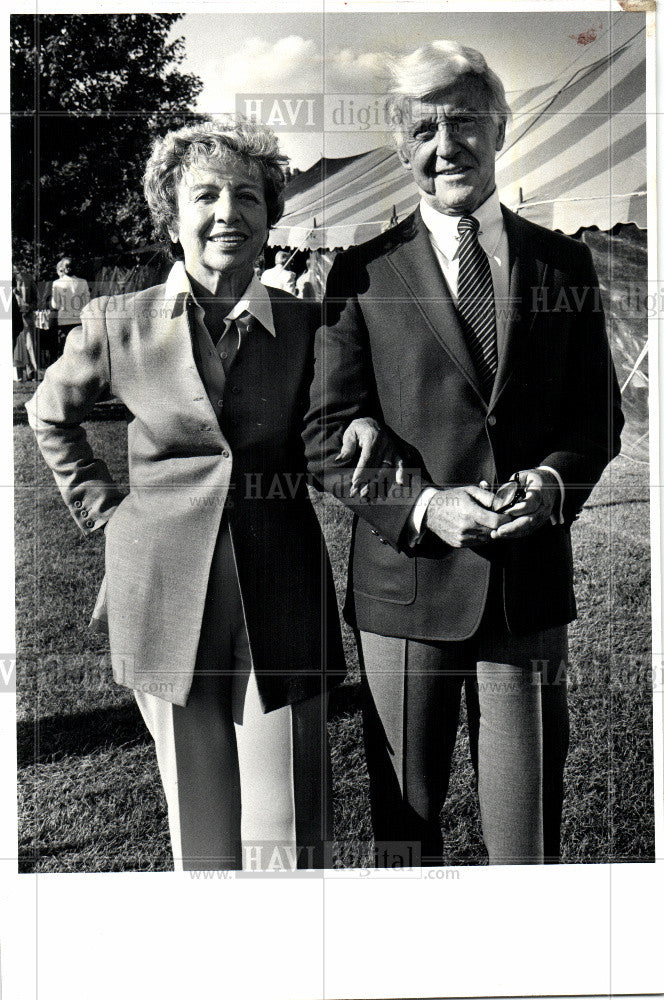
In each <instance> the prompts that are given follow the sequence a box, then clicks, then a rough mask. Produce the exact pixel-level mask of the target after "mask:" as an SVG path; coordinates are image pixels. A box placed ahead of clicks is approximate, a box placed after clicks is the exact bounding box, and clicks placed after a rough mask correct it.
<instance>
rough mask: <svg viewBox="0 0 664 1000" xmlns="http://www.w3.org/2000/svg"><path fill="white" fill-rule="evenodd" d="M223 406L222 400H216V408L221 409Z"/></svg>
mask: <svg viewBox="0 0 664 1000" xmlns="http://www.w3.org/2000/svg"><path fill="white" fill-rule="evenodd" d="M223 405H224V401H223V399H218V400H217V406H218V407H219V408H221V407H222V406H223Z"/></svg>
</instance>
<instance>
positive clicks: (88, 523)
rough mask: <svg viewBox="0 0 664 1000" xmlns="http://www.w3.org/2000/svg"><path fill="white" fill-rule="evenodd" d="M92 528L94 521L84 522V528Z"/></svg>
mask: <svg viewBox="0 0 664 1000" xmlns="http://www.w3.org/2000/svg"><path fill="white" fill-rule="evenodd" d="M94 526H95V522H94V521H86V522H85V527H86V528H94Z"/></svg>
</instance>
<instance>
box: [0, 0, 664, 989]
mask: <svg viewBox="0 0 664 1000" xmlns="http://www.w3.org/2000/svg"><path fill="white" fill-rule="evenodd" d="M351 5H352V11H353V12H360V11H369V10H370V11H371V12H372V13H375V14H379V13H380V12H390V13H393V12H395V11H400V10H401V11H404V12H406V11H407V12H409V13H413V12H420V11H421V12H422V13H427V12H435V13H441V11H443V10H450V11H453V12H454V13H457V12H459V13H460V12H463V11H466V10H468V11H470V10H472V11H486V12H487V13H488V14H490V15H499V14H500V13H502V12H513V11H515V10H518V11H523V12H529V11H533V10H535V11H536V10H546V12H547V13H551V12H552V11H572V10H578V11H584V12H585V11H597V12H600V13H609V12H610V11H614V10H615V11H617V10H620V9H621V5H619V4H618V3H615V2H587V3H583V4H577V3H564V2H560V0H541V2H536V3H534V2H529V0H516V2H512V3H508V2H500V0H489V2H485V3H465V2H462V0H458V2H457V0H453V2H448V3H444V2H441V0H438V2H436V3H421V2H417V0H413V2H401V3H397V2H392V3H386V2H371V0H369V2H367V0H365V2H363V3H358V2H355V0H349V2H348V3H344V2H343V0H328V2H325V3H324V4H312V3H296V2H287V3H277V2H276V0H272V2H270V3H243V4H241V5H240V4H238V3H237V2H231V0H227V2H223V0H212V2H205V3H200V2H199V3H188V2H184V0H182V2H179V3H177V4H174V3H171V2H164V3H160V4H158V5H157V4H136V3H129V2H121V0H115V2H113V3H109V2H107V0H101V2H97V3H95V4H94V12H96V13H118V12H120V13H121V12H126V13H140V12H145V13H153V12H157V11H158V12H181V13H194V12H201V13H202V12H204V13H231V12H233V11H239V10H241V11H242V13H245V14H246V13H250V12H252V11H253V12H256V13H260V12H265V13H266V14H267V13H274V12H275V11H277V10H278V11H279V12H280V13H286V12H297V11H301V12H307V13H321V14H323V13H331V12H334V11H344V10H345V11H348V10H349V9H351ZM91 7H92V5H91V4H90V3H89V2H88V3H86V4H78V3H74V2H72V0H70V2H69V3H67V4H56V3H48V4H44V5H40V6H39V8H38V9H37V8H36V7H34V6H32V7H30V6H28V5H24V6H19V5H17V4H15V5H14V7H13V12H14V13H56V12H60V13H75V12H76V13H89V12H92V11H91ZM652 17H653V19H654V15H652ZM1 24H2V29H1V30H2V43H1V44H2V52H3V53H4V58H3V59H2V60H1V61H0V101H2V105H3V108H2V110H3V114H2V119H1V121H2V125H1V127H2V129H3V134H4V136H5V146H4V148H5V149H8V148H9V113H8V112H9V81H8V53H9V40H8V35H9V15H8V13H7V12H5V13H4V14H3V15H2V21H1ZM470 42H471V44H472V40H470ZM649 45H650V47H651V49H653V51H652V52H650V56H651V57H652V56H654V39H651V40H650V41H649ZM654 71H655V67H654V58H651V59H650V64H649V68H648V79H649V84H650V86H649V98H648V99H649V107H648V112H649V113H648V119H649V121H648V139H649V158H648V177H649V198H648V221H649V226H650V228H649V233H650V234H651V235H650V240H651V248H650V270H649V280H650V282H652V283H654V287H656V288H660V287H662V274H661V273H659V274H658V272H657V261H656V247H655V246H654V245H653V243H654V236H655V232H656V220H658V221H659V232H660V233H661V232H662V228H661V227H662V224H664V218H663V217H662V215H660V211H661V208H660V206H658V205H656V204H655V185H654V178H655V149H656V142H655V131H656V120H657V116H656V114H655V111H656V108H655V93H654V86H653V85H652V84H653V81H654ZM662 89H663V88H662V81H661V79H660V94H659V95H658V96H660V99H661V94H662ZM660 106H661V105H660ZM659 132H660V134H659V135H658V136H657V144H658V145H659V154H660V157H659V162H660V164H661V163H662V162H663V159H662V154H663V153H664V149H663V148H662V142H663V140H662V136H661V129H660V130H659ZM3 171H4V180H5V183H4V191H5V195H4V197H3V198H2V199H1V200H0V221H1V222H2V223H3V225H2V228H1V229H0V232H2V233H3V237H2V240H1V241H0V274H3V275H5V276H6V279H8V278H9V275H10V274H11V249H10V211H9V190H10V187H9V163H8V157H7V156H6V157H5V160H4V162H3ZM8 323H9V320H8V319H6V320H4V326H5V343H7V342H8V341H9V327H8ZM659 323H660V318H659V317H656V318H654V319H652V320H651V329H650V371H651V386H652V387H653V391H652V394H651V400H650V404H651V456H650V457H651V499H652V513H651V518H652V519H651V530H652V546H653V550H652V556H653V653H654V663H655V667H656V669H659V671H660V676H661V668H662V663H663V655H662V641H661V637H662V590H661V584H660V581H661V538H662V505H661V488H662V487H661V483H662V480H661V469H662V461H663V459H664V454H663V453H662V442H661V440H660V435H659V412H660V401H659V398H658V396H657V386H658V385H659V384H661V382H662V378H661V374H662V373H661V371H660V369H661V361H660V358H659V351H658V341H659V338H658V332H659ZM658 372H659V373H660V378H659V379H657V378H656V377H655V376H656V374H657V373H658ZM0 377H2V380H3V383H2V384H3V390H4V391H3V392H2V394H0V418H1V426H0V462H1V465H0V469H1V470H2V480H1V483H2V486H3V487H4V488H3V489H1V490H0V517H1V518H2V526H3V530H2V533H1V534H0V545H1V546H2V550H1V556H2V567H3V584H4V586H3V588H2V594H3V601H2V607H1V609H0V650H6V651H8V652H10V653H11V651H12V650H13V648H14V646H13V644H14V638H13V636H14V609H13V596H12V595H13V586H14V584H13V565H14V561H13V543H12V534H11V523H12V517H13V490H12V475H11V469H12V465H11V455H12V451H11V430H12V422H11V417H10V414H11V379H12V372H11V366H10V364H9V362H8V352H7V351H5V352H4V357H3V362H2V364H1V365H0ZM662 714H663V704H662V692H661V691H660V692H659V693H658V697H656V699H655V712H654V733H655V764H656V768H655V769H656V774H655V780H656V783H655V789H656V830H657V833H656V838H657V839H656V853H657V858H658V861H657V863H655V864H641V865H633V864H619V865H609V864H603V865H562V866H546V867H527V868H526V867H524V868H517V867H513V868H493V867H491V868H490V867H479V868H478V867H464V868H463V869H461V876H460V878H459V879H458V880H457V879H449V878H440V877H437V876H434V877H432V878H428V877H427V878H425V877H422V878H417V879H414V878H412V877H403V878H400V877H398V876H396V877H391V878H375V877H371V875H369V876H367V877H362V876H360V875H359V874H357V873H348V872H329V873H326V876H325V877H324V878H319V877H317V878H309V879H305V878H295V877H293V878H291V877H285V878H284V877H281V878H263V879H256V880H252V879H233V878H231V879H225V878H224V879H222V878H218V879H210V880H206V881H196V880H195V879H192V878H191V876H190V875H189V874H187V873H185V874H181V875H175V874H172V873H150V874H147V873H146V874H129V873H118V874H111V873H109V874H91V875H49V874H39V875H20V876H18V875H16V746H15V699H14V698H13V697H12V696H10V695H7V696H5V697H4V698H0V740H1V743H0V750H1V751H2V753H1V757H0V761H1V766H0V796H1V798H0V946H1V947H2V978H3V983H2V987H3V994H2V995H3V996H4V998H5V1000H31V998H32V997H38V998H39V1000H56V998H57V1000H60V998H65V997H66V998H70V997H94V1000H107V998H108V1000H111V998H113V1000H117V997H118V996H126V997H128V998H130V1000H133V998H134V997H136V998H138V997H158V998H159V1000H170V998H176V997H177V998H178V1000H180V998H182V997H193V998H197V1000H199V998H200V1000H203V998H205V1000H207V998H208V997H217V996H224V997H232V998H233V1000H254V998H256V1000H323V998H325V1000H328V998H329V1000H351V998H357V1000H359V998H397V997H398V998H410V997H417V998H426V997H453V996H464V997H467V996H491V997H499V996H521V995H523V996H533V995H554V994H555V995H560V996H568V995H580V994H584V995H601V994H603V995H610V994H619V993H622V994H633V995H640V994H645V993H654V992H659V991H662V990H663V989H664V974H663V973H662V971H661V968H660V966H661V961H660V958H659V956H660V955H661V941H662V938H663V937H664V935H663V934H662V931H663V929H664V927H663V919H662V902H661V901H662V899H664V891H663V890H664V879H663V876H662V871H663V864H664V853H663V840H662V838H663V836H664V834H663V822H662V821H663V811H662V810H663V789H664V784H663V778H662V763H663V745H662ZM441 871H442V872H444V871H445V870H444V869H441Z"/></svg>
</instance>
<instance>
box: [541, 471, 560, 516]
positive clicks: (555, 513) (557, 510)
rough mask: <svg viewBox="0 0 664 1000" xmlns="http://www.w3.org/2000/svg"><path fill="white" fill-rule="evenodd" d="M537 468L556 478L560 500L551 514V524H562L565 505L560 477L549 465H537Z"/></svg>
mask: <svg viewBox="0 0 664 1000" xmlns="http://www.w3.org/2000/svg"><path fill="white" fill-rule="evenodd" d="M537 468H538V469H542V470H543V471H544V472H550V473H551V475H552V476H555V478H556V482H557V483H558V489H559V490H560V500H559V502H558V503H557V504H556V506H555V507H554V509H553V511H552V512H551V524H564V523H565V519H564V517H563V504H564V503H565V484H564V483H563V481H562V478H561V475H560V473H559V472H558V471H557V470H556V469H552V468H551V466H550V465H538V466H537Z"/></svg>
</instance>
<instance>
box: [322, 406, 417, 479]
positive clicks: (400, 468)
mask: <svg viewBox="0 0 664 1000" xmlns="http://www.w3.org/2000/svg"><path fill="white" fill-rule="evenodd" d="M358 451H359V453H360V454H359V458H358V460H357V465H356V466H355V471H354V472H353V477H352V480H351V488H350V496H352V497H353V496H356V494H358V493H359V494H360V496H366V494H367V493H368V492H369V484H370V483H372V482H373V481H374V480H375V479H377V478H378V476H379V475H380V473H381V470H382V469H384V468H385V467H392V466H394V467H395V468H396V482H397V483H399V485H400V486H404V485H405V472H404V464H403V459H402V458H401V456H400V455H399V453H398V452H397V450H396V445H395V443H394V441H393V439H392V436H391V434H390V433H389V431H387V430H386V429H385V428H384V427H381V425H380V424H379V423H378V421H376V420H374V419H373V417H358V418H357V419H355V420H353V422H352V423H350V424H349V425H348V427H347V428H346V430H345V432H344V436H343V439H342V442H341V451H340V452H339V454H338V455H337V457H336V459H335V461H336V462H348V461H349V460H350V459H352V458H353V457H354V456H355V455H357V452H358Z"/></svg>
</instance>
